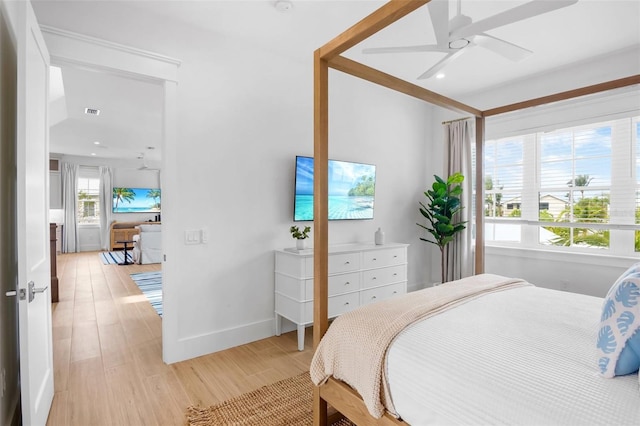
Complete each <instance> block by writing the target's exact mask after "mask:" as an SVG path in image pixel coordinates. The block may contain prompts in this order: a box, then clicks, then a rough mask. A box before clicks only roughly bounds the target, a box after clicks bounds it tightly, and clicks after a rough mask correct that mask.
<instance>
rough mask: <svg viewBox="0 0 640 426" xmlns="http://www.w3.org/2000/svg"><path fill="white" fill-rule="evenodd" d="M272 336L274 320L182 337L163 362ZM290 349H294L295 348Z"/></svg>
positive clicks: (196, 355)
mask: <svg viewBox="0 0 640 426" xmlns="http://www.w3.org/2000/svg"><path fill="white" fill-rule="evenodd" d="M163 317H164V313H163ZM163 322H164V318H163ZM273 335H274V320H273V318H269V319H265V320H262V321H257V322H254V323H251V324H246V325H242V326H239V327H233V328H227V329H225V330H219V331H214V332H211V333H204V334H199V335H195V336H188V337H182V338H180V339H178V341H177V343H178V344H177V345H176V350H173V351H171V358H170V359H166V358H165V360H164V361H165V362H167V363H174V362H180V361H184V360H187V359H191V358H195V357H198V356H202V355H206V354H210V353H212V352H217V351H221V350H224V349H228V348H232V347H235V346H239V345H244V344H246V343H250V342H254V341H256V340H261V339H266V338H267V337H271V336H273ZM292 348H293V349H295V347H292ZM165 357H166V354H165Z"/></svg>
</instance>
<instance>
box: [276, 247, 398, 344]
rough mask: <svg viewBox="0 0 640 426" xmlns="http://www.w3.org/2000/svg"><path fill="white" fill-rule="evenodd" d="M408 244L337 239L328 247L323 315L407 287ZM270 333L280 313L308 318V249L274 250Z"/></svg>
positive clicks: (335, 313) (300, 337) (310, 264)
mask: <svg viewBox="0 0 640 426" xmlns="http://www.w3.org/2000/svg"><path fill="white" fill-rule="evenodd" d="M408 246H409V245H408V244H398V243H387V244H384V245H379V246H377V245H375V244H373V243H370V244H366V243H365V244H341V245H333V246H330V247H329V259H328V261H329V283H328V284H329V289H328V290H329V307H328V309H329V318H334V317H337V316H338V315H340V314H343V313H345V312H348V311H350V310H352V309H355V308H357V307H358V306H363V305H366V304H368V303H373V302H377V301H380V300H384V299H388V298H390V297H393V296H396V295H400V294H405V293H406V292H407V247H408ZM275 255H276V265H275V292H276V293H275V306H276V308H275V314H276V335H278V336H279V335H280V334H281V330H282V318H283V317H284V318H287V319H288V320H290V321H293V322H294V323H295V324H297V326H298V349H299V350H303V349H304V328H305V326H306V325H309V324H311V323H313V249H308V250H295V249H291V250H288V249H287V250H276V252H275Z"/></svg>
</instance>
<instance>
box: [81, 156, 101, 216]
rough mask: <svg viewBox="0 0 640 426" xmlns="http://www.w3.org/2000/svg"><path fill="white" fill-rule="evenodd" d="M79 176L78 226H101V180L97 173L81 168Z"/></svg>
mask: <svg viewBox="0 0 640 426" xmlns="http://www.w3.org/2000/svg"><path fill="white" fill-rule="evenodd" d="M78 175H79V176H78V215H77V219H78V224H80V225H83V224H84V225H86V224H99V223H100V205H99V203H100V179H99V178H98V177H97V171H94V170H91V169H90V168H82V167H81V168H80V172H79V173H78Z"/></svg>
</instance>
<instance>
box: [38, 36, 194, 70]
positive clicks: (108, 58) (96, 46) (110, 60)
mask: <svg viewBox="0 0 640 426" xmlns="http://www.w3.org/2000/svg"><path fill="white" fill-rule="evenodd" d="M40 28H41V29H42V33H43V35H44V38H45V41H46V43H47V46H48V47H49V53H50V55H51V62H52V63H55V64H71V65H76V66H81V67H83V66H84V67H90V68H92V69H98V70H101V71H109V72H114V73H117V74H124V75H129V76H134V77H135V76H137V77H138V78H140V77H142V78H145V79H154V80H166V81H173V82H177V81H178V67H179V66H180V65H181V63H182V61H180V60H179V59H175V58H171V57H169V56H164V55H160V54H158V53H154V52H149V51H146V50H142V49H138V48H135V47H130V46H125V45H122V44H118V43H113V42H111V41H107V40H101V39H98V38H94V37H89V36H86V35H83V34H78V33H74V32H71V31H66V30H62V29H59V28H54V27H49V26H46V25H42V26H41V27H40Z"/></svg>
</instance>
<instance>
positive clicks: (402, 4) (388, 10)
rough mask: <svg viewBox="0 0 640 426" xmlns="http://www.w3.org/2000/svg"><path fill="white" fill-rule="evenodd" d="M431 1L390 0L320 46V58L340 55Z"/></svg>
mask: <svg viewBox="0 0 640 426" xmlns="http://www.w3.org/2000/svg"><path fill="white" fill-rule="evenodd" d="M430 1H431V0H391V1H390V2H389V3H386V4H385V5H383V6H382V7H380V8H379V9H377V10H376V11H375V12H373V13H372V14H370V15H369V16H367V17H366V18H364V19H362V20H361V21H359V22H358V23H356V24H355V25H353V26H352V27H351V28H349V29H347V30H346V31H344V32H343V33H342V34H340V35H339V36H337V37H336V38H334V39H333V40H331V41H330V42H328V43H327V44H325V45H324V46H322V47H321V48H320V49H319V51H320V57H321V58H322V59H325V60H330V59H332V58H334V57H336V56H338V55H341V54H342V53H344V52H345V51H347V50H348V49H350V48H352V47H353V46H355V45H356V44H358V43H360V42H361V41H363V40H366V39H367V38H369V37H370V36H372V35H373V34H375V33H377V32H378V31H380V30H381V29H383V28H385V27H387V26H389V25H391V24H393V23H394V22H396V21H397V20H399V19H400V18H402V17H404V16H406V15H408V14H409V13H411V12H413V11H414V10H416V9H418V8H419V7H421V6H423V5H425V4H427V3H429V2H430Z"/></svg>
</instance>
